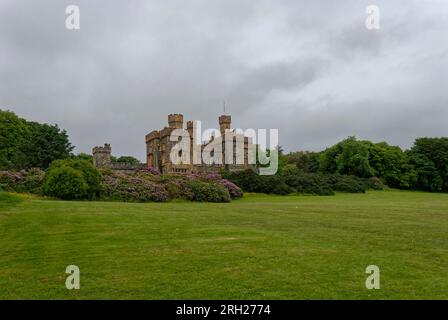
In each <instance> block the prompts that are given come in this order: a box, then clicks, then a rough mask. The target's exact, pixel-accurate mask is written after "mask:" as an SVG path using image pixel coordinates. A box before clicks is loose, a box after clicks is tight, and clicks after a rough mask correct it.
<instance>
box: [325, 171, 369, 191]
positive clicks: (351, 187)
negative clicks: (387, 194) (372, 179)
mask: <svg viewBox="0 0 448 320" xmlns="http://www.w3.org/2000/svg"><path fill="white" fill-rule="evenodd" d="M327 180H328V183H329V185H330V187H331V188H332V189H333V190H334V191H341V192H348V193H364V192H366V190H367V188H368V185H367V183H366V182H367V181H368V179H362V178H358V177H356V176H351V175H342V174H331V175H328V177H327Z"/></svg>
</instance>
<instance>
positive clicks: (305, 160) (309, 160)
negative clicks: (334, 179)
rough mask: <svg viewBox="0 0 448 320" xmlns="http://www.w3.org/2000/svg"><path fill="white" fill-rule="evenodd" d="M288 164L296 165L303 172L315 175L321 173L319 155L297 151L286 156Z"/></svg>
mask: <svg viewBox="0 0 448 320" xmlns="http://www.w3.org/2000/svg"><path fill="white" fill-rule="evenodd" d="M285 157H286V159H287V162H288V164H291V165H295V166H296V167H297V168H298V170H300V171H301V172H308V173H315V172H318V171H319V153H316V152H309V151H296V152H291V153H289V154H287V155H285Z"/></svg>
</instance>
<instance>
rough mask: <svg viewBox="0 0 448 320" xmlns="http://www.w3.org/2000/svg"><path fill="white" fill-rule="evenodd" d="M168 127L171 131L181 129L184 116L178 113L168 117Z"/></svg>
mask: <svg viewBox="0 0 448 320" xmlns="http://www.w3.org/2000/svg"><path fill="white" fill-rule="evenodd" d="M168 125H169V127H170V128H173V129H182V128H183V126H184V116H183V115H182V114H178V113H174V114H170V115H168Z"/></svg>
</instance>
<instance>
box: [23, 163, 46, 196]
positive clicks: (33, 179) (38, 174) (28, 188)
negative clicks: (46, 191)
mask: <svg viewBox="0 0 448 320" xmlns="http://www.w3.org/2000/svg"><path fill="white" fill-rule="evenodd" d="M44 177H45V172H44V171H43V170H41V169H39V168H32V169H29V170H27V171H25V172H24V173H23V180H22V181H21V182H20V184H19V185H18V186H17V189H16V191H17V192H26V193H33V194H42V185H43V182H44Z"/></svg>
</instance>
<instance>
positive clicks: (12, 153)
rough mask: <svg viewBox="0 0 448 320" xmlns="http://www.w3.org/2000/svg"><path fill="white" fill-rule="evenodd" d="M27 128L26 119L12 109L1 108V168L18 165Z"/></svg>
mask: <svg viewBox="0 0 448 320" xmlns="http://www.w3.org/2000/svg"><path fill="white" fill-rule="evenodd" d="M27 130H28V128H27V124H26V121H25V120H23V119H21V118H19V117H18V116H16V115H15V114H14V113H13V112H11V111H3V110H0V168H4V169H10V168H15V167H16V164H17V162H18V160H19V158H20V157H21V156H20V154H19V153H20V146H21V144H23V142H24V141H23V139H24V137H25V136H26V135H27Z"/></svg>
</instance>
